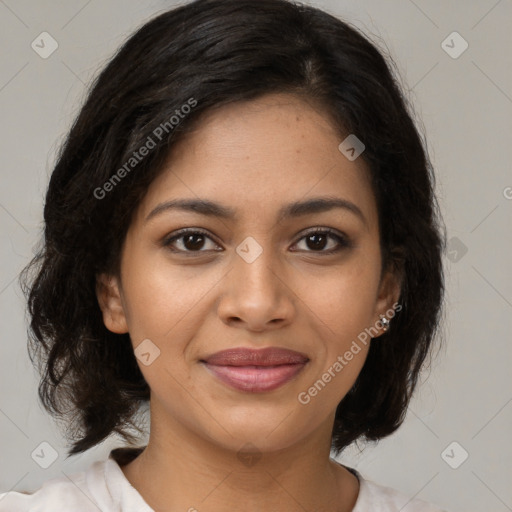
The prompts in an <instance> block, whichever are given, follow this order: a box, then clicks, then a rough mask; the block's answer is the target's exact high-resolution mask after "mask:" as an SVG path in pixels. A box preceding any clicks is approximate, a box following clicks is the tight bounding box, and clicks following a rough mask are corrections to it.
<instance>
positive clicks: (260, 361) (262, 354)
mask: <svg viewBox="0 0 512 512" xmlns="http://www.w3.org/2000/svg"><path fill="white" fill-rule="evenodd" d="M308 360H309V358H308V357H307V356H306V355H305V354H302V353H300V352H296V351H294V350H289V349H286V348H279V347H267V348H262V349H251V348H244V347H240V348H230V349H227V350H221V351H220V352H216V353H215V354H212V355H210V356H208V357H206V358H204V359H203V361H205V362H207V363H208V364H212V365H217V366H278V365H283V364H303V363H306V362H307V361H308Z"/></svg>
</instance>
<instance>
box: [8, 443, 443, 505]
mask: <svg viewBox="0 0 512 512" xmlns="http://www.w3.org/2000/svg"><path fill="white" fill-rule="evenodd" d="M123 464H124V463H123ZM123 464H122V465H123ZM345 467H346V466H345ZM347 469H349V470H350V471H352V473H354V474H355V475H356V476H357V478H358V479H359V484H360V487H359V496H358V498H357V501H356V504H355V506H354V508H353V510H352V512H398V511H400V512H443V511H442V510H441V509H439V508H437V507H436V506H434V505H430V504H428V503H426V502H424V501H421V500H416V499H414V500H409V498H407V497H406V496H405V495H404V494H402V493H400V492H398V491H396V490H394V489H390V488H388V487H383V486H381V485H378V484H375V483H373V482H371V481H369V480H366V479H364V478H363V477H362V476H361V474H360V473H359V472H358V471H356V470H354V469H352V468H347ZM404 505H406V506H405V507H404ZM64 510H65V512H98V511H101V512H154V510H153V509H152V508H151V507H149V505H148V504H147V503H146V502H145V501H144V499H143V498H142V496H141V495H140V494H139V493H138V492H137V490H136V489H135V488H134V487H132V485H131V484H130V482H129V481H128V479H127V478H126V477H125V476H124V473H123V471H122V470H121V467H120V466H119V464H118V462H116V460H115V459H114V458H113V456H112V452H111V453H110V455H109V457H108V459H107V460H103V461H96V462H93V463H92V464H91V465H90V466H89V468H87V469H86V470H85V471H82V472H80V473H74V474H72V475H70V476H69V478H68V477H66V476H64V477H58V478H52V479H50V480H47V481H46V482H44V483H43V484H42V486H41V487H40V488H39V489H37V490H36V491H34V492H33V493H31V494H25V493H22V492H15V491H11V492H4V493H2V494H0V512H60V511H64Z"/></svg>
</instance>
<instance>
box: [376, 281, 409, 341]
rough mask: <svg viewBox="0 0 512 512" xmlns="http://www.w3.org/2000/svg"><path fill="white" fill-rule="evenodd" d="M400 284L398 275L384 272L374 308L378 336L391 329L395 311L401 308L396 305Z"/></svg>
mask: <svg viewBox="0 0 512 512" xmlns="http://www.w3.org/2000/svg"><path fill="white" fill-rule="evenodd" d="M401 282H402V280H401V278H400V276H399V274H398V273H396V272H392V271H389V272H386V274H385V275H384V277H383V278H382V280H381V284H380V288H379V294H378V297H377V302H376V308H375V316H376V318H377V321H376V326H377V327H378V329H379V336H381V335H382V334H384V333H385V332H387V331H388V330H389V329H390V328H391V327H392V318H393V317H394V316H395V310H396V311H399V310H400V309H401V306H400V305H399V304H398V299H399V298H400V292H401ZM377 337H378V336H377Z"/></svg>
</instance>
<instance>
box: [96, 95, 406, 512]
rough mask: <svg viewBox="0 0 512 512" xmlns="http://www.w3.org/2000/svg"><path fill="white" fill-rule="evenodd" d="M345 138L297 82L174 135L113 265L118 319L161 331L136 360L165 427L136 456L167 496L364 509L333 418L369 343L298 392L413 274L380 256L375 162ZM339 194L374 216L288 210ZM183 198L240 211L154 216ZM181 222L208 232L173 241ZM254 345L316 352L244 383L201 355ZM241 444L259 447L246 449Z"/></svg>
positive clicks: (148, 481) (197, 502)
mask: <svg viewBox="0 0 512 512" xmlns="http://www.w3.org/2000/svg"><path fill="white" fill-rule="evenodd" d="M344 138H345V136H344V135H341V134H340V133H339V132H338V130H336V128H335V126H334V124H332V123H331V121H330V120H329V118H328V116H327V115H326V114H325V113H324V112H322V111H321V110H320V109H319V108H318V109H316V108H314V107H313V106H312V105H310V104H309V103H307V102H305V100H303V99H300V98H298V97H295V96H291V95H285V94H272V95H267V96H265V97H263V98H260V99H257V100H252V101H249V102H243V103H236V104H231V105H228V106H224V107H222V108H220V109H217V110H215V111H213V112H212V113H209V114H208V115H207V116H206V117H205V118H204V119H203V120H202V121H201V123H200V124H199V125H198V128H197V129H196V130H195V131H194V132H192V133H191V134H189V135H188V136H187V137H186V138H185V139H183V140H182V141H180V143H179V144H177V145H175V146H174V148H173V150H172V152H171V154H170V155H169V159H168V163H167V165H166V166H165V169H164V170H163V171H162V173H161V174H160V175H159V176H158V177H157V178H156V179H155V180H154V181H153V183H151V185H150V187H149V189H148V191H147V194H146V196H145V197H144V200H143V201H142V203H141V204H140V205H139V208H138V209H137V211H136V214H135V216H134V218H133V221H132V224H131V226H130V228H129V231H128V233H127V236H126V239H125V243H124V245H123V250H122V257H121V273H120V279H118V278H116V277H115V276H109V275H101V276H99V278H98V288H97V289H98V301H99V304H100V307H101V308H102V311H103V318H104V322H105V325H106V327H107V328H108V329H109V330H111V331H112V332H115V333H126V332H129V333H130V337H131V340H132V344H133V347H134V348H136V347H137V346H138V345H139V344H140V343H141V342H142V341H143V340H145V339H150V340H151V342H152V343H153V344H154V345H155V346H157V347H158V349H159V350H160V355H159V356H158V357H157V358H156V359H154V361H152V362H151V364H149V365H148V366H146V365H144V364H142V363H141V361H140V360H137V361H138V364H139V367H140V369H141V371H142V373H143V375H144V377H145V379H146V381H147V382H148V384H149V386H150V389H151V400H150V412H151V431H150V438H149V443H148V446H147V448H146V449H145V451H144V452H143V453H142V454H141V455H140V456H139V457H138V458H136V459H135V460H134V461H133V462H131V463H129V464H127V465H125V466H123V467H122V470H123V472H124V474H125V476H126V478H127V479H128V480H129V481H130V483H131V484H132V485H133V486H134V487H135V488H136V489H137V490H138V491H139V493H140V494H141V495H142V497H143V498H144V499H145V501H146V502H147V503H148V504H149V505H150V506H151V507H152V508H153V509H154V510H155V511H157V512H159V511H164V510H165V511H168V510H184V511H187V510H191V512H192V510H194V509H196V510H198V511H199V512H201V511H208V512H220V511H225V510H226V504H237V503H238V504H243V508H244V510H246V511H248V512H255V511H261V510H280V511H283V512H292V511H293V512H297V511H301V512H303V511H304V510H315V511H327V510H329V511H331V512H332V511H333V510H336V511H340V512H341V511H343V512H348V511H350V510H352V508H353V506H354V504H355V502H356V499H357V496H358V492H359V484H358V481H357V479H356V477H355V476H353V475H352V474H351V473H350V472H349V471H347V470H346V469H345V468H344V467H343V466H341V465H339V464H337V463H335V462H334V461H332V460H331V459H330V443H331V431H332V426H333V422H334V414H335V410H336V406H337V405H338V403H339V402H340V400H341V399H342V398H343V397H344V396H345V394H346V393H347V392H348V391H349V389H350V388H351V387H352V385H353V383H354V381H355V380H356V378H357V376H358V374H359V372H360V371H361V369H362V367H363V364H364V361H365V358H366V356H367V353H368V348H369V343H368V345H367V346H364V345H361V347H362V350H361V351H360V352H359V353H358V354H357V355H355V356H354V358H353V359H352V360H351V361H350V362H349V363H348V364H347V365H346V366H345V367H344V368H343V370H342V371H341V372H339V373H337V374H336V377H335V378H333V379H332V381H331V382H330V383H328V384H327V385H326V386H325V388H324V389H322V391H321V392H319V393H318V395H317V396H315V397H312V398H311V401H310V402H309V403H308V404H302V403H300V402H299V401H298V399H297V397H298V395H299V393H300V392H303V391H307V390H308V388H310V387H311V386H312V385H313V383H314V382H315V381H317V380H318V379H319V378H320V376H321V375H322V374H323V373H324V372H325V371H327V369H328V368H329V367H331V366H332V365H333V363H334V362H335V361H336V360H337V357H338V355H343V354H344V353H345V352H346V351H347V350H348V349H349V348H350V345H351V343H352V341H353V340H355V339H357V336H358V334H359V333H361V332H362V331H363V330H364V329H365V328H366V327H369V326H374V325H375V323H376V321H377V320H378V319H379V315H380V314H385V312H386V311H387V310H389V309H390V308H391V307H392V305H393V304H394V303H395V302H396V301H397V300H398V297H399V284H398V279H397V278H396V276H393V275H391V274H384V273H383V272H382V269H381V253H380V246H379V232H378V214H377V206H376V202H375V198H374V195H373V193H372V189H371V187H370V182H369V175H368V169H367V168H366V164H365V163H364V161H363V160H362V158H357V159H356V160H355V161H352V162H351V161H349V160H348V159H347V158H345V156H344V155H343V154H342V153H341V152H340V151H339V150H338V146H339V144H340V143H341V141H342V140H343V139H344ZM326 196H329V197H336V198H342V199H345V200H347V201H350V202H351V203H353V204H355V205H356V206H357V207H358V208H359V209H360V210H361V212H362V214H363V216H364V220H363V219H362V218H360V217H359V216H358V215H356V214H354V213H353V212H352V211H350V210H348V209H341V208H334V209H331V210H328V211H324V212H317V213H307V214H304V215H301V216H298V217H290V218H287V219H283V220H280V221H279V219H278V218H277V212H278V210H279V209H280V208H281V207H282V206H284V205H287V204H288V203H291V202H294V201H303V200H306V199H311V198H313V197H326ZM183 198H191V199H197V198H201V199H208V200H211V201H215V202H218V203H220V204H222V205H224V206H226V207H229V208H232V209H234V210H235V212H236V216H235V217H234V218H233V219H231V220H230V219H221V218H217V217H211V216H206V215H203V214H200V213H197V212H190V211H180V210H167V211H164V212H163V213H160V214H159V215H155V216H154V217H152V218H151V219H150V220H148V221H146V220H145V219H146V217H147V216H148V215H149V213H150V212H151V211H152V210H153V209H154V208H155V207H156V206H157V205H159V204H161V203H163V202H165V201H169V200H172V199H183ZM317 227H318V228H332V229H333V230H335V231H336V233H339V234H341V235H342V236H343V235H345V236H346V237H348V239H349V240H350V241H351V246H348V247H347V246H343V245H340V243H339V242H338V241H337V240H336V239H335V238H331V237H329V238H327V239H326V240H325V242H324V245H323V246H322V245H321V243H319V242H318V239H317V240H313V241H312V242H311V241H310V242H309V243H308V238H305V236H306V235H307V234H308V233H307V230H308V229H310V228H317ZM182 228H201V229H203V230H206V231H207V233H208V237H209V238H208V237H206V238H204V239H203V240H201V238H199V239H195V240H193V241H192V242H189V243H188V244H187V242H186V237H185V238H183V237H182V238H181V239H178V240H176V241H175V242H174V243H173V244H171V246H167V247H166V246H165V245H164V241H165V239H166V238H169V235H171V234H173V233H175V232H176V231H177V230H178V229H182ZM247 237H252V238H254V240H256V241H257V243H258V244H259V246H260V247H261V249H262V251H263V252H262V253H261V254H260V255H259V256H258V257H257V258H256V259H255V260H254V261H253V262H252V263H248V262H247V261H245V260H244V259H243V258H242V257H240V256H239V254H238V253H237V252H236V248H237V247H238V246H239V245H240V244H241V242H242V241H244V239H246V238H247ZM198 240H199V241H198ZM201 242H202V245H201ZM315 244H316V245H315ZM171 247H173V248H174V249H175V250H176V251H180V250H181V253H180V252H172V250H171ZM336 247H339V248H340V250H339V251H338V252H335V253H333V254H331V255H327V254H325V252H326V251H329V250H330V249H331V248H336ZM187 249H188V253H187V254H184V252H186V251H187ZM214 249H218V250H214ZM194 251H195V252H194ZM322 251H323V252H322ZM380 332H381V333H382V332H383V331H382V330H381V331H380ZM378 342H379V341H378V340H375V341H371V342H370V343H378ZM241 346H243V347H252V348H263V347H269V346H274V347H283V348H288V349H292V350H296V351H299V352H302V353H305V354H307V355H308V357H309V359H310V360H309V362H308V363H307V365H306V366H305V367H304V369H303V370H302V371H301V372H300V373H299V374H298V375H296V376H295V377H294V379H292V380H291V381H289V382H287V383H286V384H285V385H284V386H281V387H280V388H278V389H276V390H274V391H270V392H264V393H248V392H242V391H237V390H235V389H232V388H230V387H228V386H227V385H225V384H223V383H222V382H220V381H219V380H218V379H216V378H215V377H214V376H213V375H211V374H210V373H209V372H208V371H207V370H206V369H205V368H204V366H203V365H202V364H201V363H200V360H201V359H202V358H204V357H206V356H207V355H209V354H212V353H214V352H217V351H219V350H223V349H227V348H234V347H241ZM248 443H250V447H249V448H248V447H247V446H246V445H247V444H248ZM241 450H242V451H250V450H253V451H254V452H255V454H256V456H255V458H254V459H252V460H251V461H249V462H248V461H247V459H244V460H241V459H242V457H237V454H239V452H240V451H241Z"/></svg>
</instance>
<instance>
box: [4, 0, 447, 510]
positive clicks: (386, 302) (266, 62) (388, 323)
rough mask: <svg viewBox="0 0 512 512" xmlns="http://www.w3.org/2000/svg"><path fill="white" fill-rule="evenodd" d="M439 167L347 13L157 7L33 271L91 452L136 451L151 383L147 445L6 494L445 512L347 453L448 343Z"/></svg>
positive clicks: (71, 418)
mask: <svg viewBox="0 0 512 512" xmlns="http://www.w3.org/2000/svg"><path fill="white" fill-rule="evenodd" d="M433 180H434V177H433V174H432V170H431V166H430V162H429V159H428V155H427V153H426V151H425V149H424V147H423V144H422V139H421V137H420V135H419V133H418V131H417V129H416V127H415V125H414V122H413V120H412V118H411V115H410V113H409V110H408V106H407V102H406V100H405V98H404V97H403V94H402V92H401V90H400V88H399V87H398V85H397V81H396V79H395V78H394V76H393V74H392V72H391V70H390V68H389V66H388V64H387V63H386V61H385V59H384V57H383V56H382V55H381V53H380V52H379V51H378V50H377V49H376V48H375V47H374V46H373V45H372V44H371V43H370V42H369V41H368V40H367V39H366V38H365V37H364V36H363V35H361V34H360V33H359V32H358V31H357V30H356V29H354V28H352V27H350V26H349V25H347V24H346V23H344V22H342V21H340V20H338V19H336V18H334V17H332V16H330V15H328V14H326V13H325V12H322V11H320V10H318V9H314V8H312V7H307V6H303V5H299V4H292V3H290V2H287V1H285V0H236V1H233V0H198V1H196V2H192V3H189V4H187V5H184V6H182V7H179V8H176V9H174V10H171V11H169V12H166V13H164V14H162V15H159V16H158V17H156V18H155V19H153V20H151V21H150V22H148V23H147V24H146V25H144V26H143V27H142V28H141V29H140V30H138V31H137V32H136V33H135V34H134V35H133V36H132V37H131V38H130V39H129V40H128V41H127V42H126V43H125V44H124V46H123V47H122V48H121V49H120V50H119V52H118V53H117V55H116V56H115V57H114V58H113V59H112V61H111V62H110V63H109V64H108V65H107V66H106V68H105V69H104V70H103V72H102V73H101V74H100V76H99V77H98V78H97V80H96V82H95V83H94V85H93V87H92V88H91V92H90V94H89V97H88V99H87V101H86V103H85V105H84V106H83V108H82V110H81V112H80V114H79V116H78V118H77V120H76V122H75V123H74V125H73V127H72V129H71V131H70V133H69V135H68V137H67V140H66V142H65V144H64V146H63V148H62V151H61V153H60V155H59V159H58V162H57V164H56V166H55V169H54V171H53V174H52V176H51V180H50V184H49V188H48V192H47V197H46V204H45V209H44V220H45V234H44V247H43V248H42V250H41V252H40V253H39V254H38V255H37V256H36V258H35V259H34V260H33V261H32V262H31V264H30V265H29V266H28V267H27V269H26V270H25V273H24V280H23V283H24V287H25V288H24V289H25V292H26V294H27V296H28V304H29V311H30V314H31V318H32V321H31V330H32V338H31V345H30V347H31V357H32V358H33V360H37V361H38V363H39V364H41V368H44V369H43V371H42V380H41V384H40V388H39V394H40V397H41V400H42V402H43V404H44V405H45V406H46V407H47V409H48V410H49V411H50V412H51V413H52V414H55V415H58V416H61V417H64V418H65V420H66V421H67V422H68V424H69V438H70V440H72V448H71V449H70V450H69V455H72V454H78V453H81V452H84V451H86V450H88V449H89V448H91V447H93V446H95V445H97V444H98V443H100V442H102V441H103V440H105V439H106V438H107V437H108V436H110V435H111V434H112V433H117V434H119V435H121V436H123V437H124V438H125V439H126V441H128V442H129V443H130V444H131V445H134V444H137V438H136V437H135V436H133V435H132V434H130V432H129V431H128V429H129V428H130V427H135V428H137V429H139V430H140V427H139V426H138V425H137V413H138V412H139V411H140V410H141V408H142V407H143V406H144V405H145V404H147V403H148V401H149V408H150V419H151V429H150V434H149V442H148V444H147V446H141V447H138V448H134V447H133V446H131V447H130V446H129V447H124V448H123V447H121V448H118V449H116V450H113V451H112V453H111V454H110V457H109V458H108V460H106V461H97V462H95V463H94V464H93V465H91V466H90V467H89V468H88V469H87V470H86V471H84V472H83V473H79V474H76V475H74V477H73V478H72V481H70V479H68V478H57V479H53V480H50V481H47V482H45V483H44V484H43V486H42V487H41V488H40V489H38V490H37V491H36V492H35V493H33V494H30V495H28V494H23V493H17V492H10V493H4V494H3V495H2V496H1V499H0V510H1V511H4V510H9V511H11V510H19V511H25V510H26V511H28V510H32V509H34V508H35V507H38V510H52V511H54V510H59V507H65V509H66V510H68V511H72V510H80V511H96V510H102V511H114V510H116V511H117V510H121V511H128V510H137V511H151V510H154V511H157V512H160V511H170V510H172V511H174V510H188V511H194V510H198V511H209V512H217V511H221V510H226V508H227V507H228V506H230V507H231V506H236V507H239V508H243V509H244V510H247V511H257V510H258V511H259V510H277V511H283V512H288V511H299V510H301V511H302V510H316V511H339V512H349V511H353V512H363V511H367V510H368V511H369V510H382V511H398V510H402V511H404V512H412V511H416V512H420V511H421V512H427V511H432V512H433V511H439V510H440V509H439V508H437V507H435V506H433V505H429V504H427V503H425V502H422V501H420V500H409V498H407V497H406V496H404V495H403V494H401V493H399V492H398V491H395V490H392V489H387V488H384V487H382V486H380V485H378V484H375V483H373V482H370V481H368V480H366V479H364V478H363V476H362V475H361V474H360V473H359V472H357V471H356V470H354V469H352V468H349V467H346V466H344V465H342V464H340V463H338V462H336V461H334V460H332V459H331V458H330V452H331V450H333V451H334V453H335V454H336V455H339V454H340V453H341V452H342V451H343V449H344V448H346V447H347V446H348V445H350V444H351V443H352V442H353V441H355V440H370V441H371V440H378V439H382V438H384V437H386V436H388V435H390V434H391V433H393V432H394V431H396V429H397V428H398V427H399V426H400V425H401V423H402V421H403V419H404V416H405V413H406V409H407V406H408V403H409V400H410V398H411V395H412V392H413V391H414V389H415V387H416V382H417V378H418V374H419V371H420V369H421V368H422V366H423V364H424V362H425V360H426V358H427V356H428V355H429V353H430V351H431V350H432V343H433V340H434V336H435V334H436V329H437V326H438V322H439V318H440V311H441V303H442V297H443V271H442V265H441V252H442V248H443V244H444V234H443V233H442V230H441V228H440V221H439V215H438V213H437V204H436V200H435V197H434V195H433V187H434V181H433ZM29 271H30V272H35V274H34V277H32V278H30V279H29V277H28V276H29ZM42 363H45V364H44V365H43V364H42Z"/></svg>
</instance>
